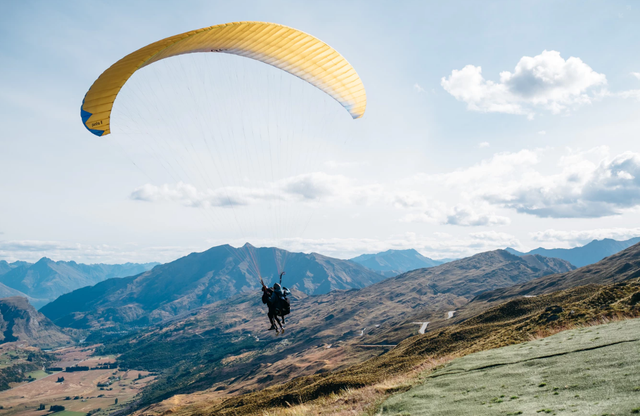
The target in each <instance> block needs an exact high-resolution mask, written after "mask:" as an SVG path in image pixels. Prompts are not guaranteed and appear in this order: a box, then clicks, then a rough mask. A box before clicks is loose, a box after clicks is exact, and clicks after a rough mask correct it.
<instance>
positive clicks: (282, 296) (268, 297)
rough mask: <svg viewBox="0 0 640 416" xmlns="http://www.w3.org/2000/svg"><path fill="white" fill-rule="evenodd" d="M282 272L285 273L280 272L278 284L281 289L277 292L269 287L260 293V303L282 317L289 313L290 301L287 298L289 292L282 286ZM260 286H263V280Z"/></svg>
mask: <svg viewBox="0 0 640 416" xmlns="http://www.w3.org/2000/svg"><path fill="white" fill-rule="evenodd" d="M283 274H285V273H284V272H282V273H280V285H279V286H280V287H282V289H281V290H280V291H279V292H278V291H275V290H274V289H271V288H268V289H266V290H265V291H264V292H263V294H262V303H264V304H266V305H267V306H269V309H271V310H272V311H273V313H274V314H275V315H276V316H281V317H282V318H283V319H284V317H285V315H289V313H290V312H291V303H290V302H289V299H287V295H288V294H289V293H291V292H290V291H289V289H287V288H286V287H283V286H282V275H283ZM262 286H265V284H264V282H262ZM274 286H275V285H274ZM265 287H266V286H265Z"/></svg>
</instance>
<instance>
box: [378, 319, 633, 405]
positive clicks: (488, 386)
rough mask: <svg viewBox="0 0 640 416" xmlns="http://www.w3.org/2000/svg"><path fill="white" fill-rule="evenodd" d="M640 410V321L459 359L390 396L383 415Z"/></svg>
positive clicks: (597, 328) (597, 327) (614, 324)
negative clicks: (418, 383) (403, 390)
mask: <svg viewBox="0 0 640 416" xmlns="http://www.w3.org/2000/svg"><path fill="white" fill-rule="evenodd" d="M638 408H640V319H632V320H627V321H622V322H614V323H610V324H606V325H600V326H594V327H585V328H581V329H574V330H570V331H565V332H561V333H559V334H556V335H553V336H551V337H548V338H545V339H540V340H536V341H531V342H526V343H522V344H518V345H511V346H508V347H503V348H497V349H493V350H488V351H483V352H478V353H475V354H471V355H468V356H465V357H462V358H459V359H456V360H454V361H452V362H451V363H449V364H448V365H446V366H444V367H443V368H441V369H439V370H437V371H434V372H433V373H431V374H429V375H428V376H427V377H426V379H425V382H424V384H422V385H419V386H417V387H414V388H413V389H411V390H409V391H407V392H405V393H402V394H398V395H396V396H393V397H391V398H390V399H388V400H387V401H386V402H385V403H384V404H383V406H382V412H381V414H382V415H413V416H417V415H474V416H481V415H520V414H521V415H539V414H547V413H548V414H557V415H562V414H580V415H583V414H584V415H592V414H597V415H601V414H616V415H618V414H625V415H626V414H632V412H633V411H634V410H635V409H638ZM636 412H640V410H637V411H636Z"/></svg>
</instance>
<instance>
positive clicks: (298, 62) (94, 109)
mask: <svg viewBox="0 0 640 416" xmlns="http://www.w3.org/2000/svg"><path fill="white" fill-rule="evenodd" d="M194 52H222V53H229V54H234V55H239V56H244V57H247V58H251V59H255V60H258V61H261V62H264V63H266V64H269V65H272V66H274V67H277V68H279V69H282V70H283V71H286V72H289V73H290V74H293V75H295V76H297V77H299V78H301V79H303V80H305V81H307V82H309V83H310V84H312V85H314V86H316V87H318V88H319V89H321V90H322V91H324V92H325V93H327V94H329V95H330V96H331V97H333V98H334V99H336V100H337V101H338V102H339V103H340V104H342V106H343V107H345V109H346V110H347V111H348V112H349V113H350V114H351V116H352V117H353V118H360V117H362V115H363V114H364V111H365V108H366V105H367V97H366V93H365V90H364V86H363V85H362V81H361V80H360V77H359V76H358V74H357V73H356V71H355V69H353V67H352V66H351V65H350V64H349V62H347V60H346V59H344V58H343V57H342V55H340V54H339V53H338V52H337V51H336V50H335V49H333V48H332V47H330V46H329V45H327V44H326V43H324V42H322V41H321V40H319V39H317V38H315V37H313V36H311V35H308V34H306V33H304V32H301V31H299V30H296V29H293V28H290V27H287V26H282V25H278V24H274V23H265V22H235V23H227V24H222V25H216V26H211V27H207V28H203V29H199V30H194V31H191V32H186V33H182V34H180V35H176V36H172V37H169V38H166V39H163V40H160V41H158V42H155V43H152V44H150V45H147V46H145V47H143V48H141V49H138V50H137V51H135V52H133V53H131V54H129V55H127V56H125V57H124V58H122V59H121V60H119V61H118V62H116V63H115V64H113V65H112V66H111V67H110V68H109V69H107V70H106V71H105V72H103V73H102V75H100V77H99V78H98V79H97V80H96V81H95V82H94V83H93V85H92V86H91V88H90V89H89V91H88V92H87V94H86V95H85V98H84V100H83V101H82V107H81V111H80V113H81V117H82V122H83V123H84V125H85V127H87V129H89V131H91V132H92V133H93V134H95V135H97V136H104V135H107V134H109V133H110V132H111V130H110V118H111V109H112V107H113V103H114V101H115V99H116V96H117V95H118V93H119V91H120V89H121V88H122V86H123V85H124V84H125V83H126V82H127V80H128V79H129V78H130V77H131V75H133V73H134V72H136V71H137V70H138V69H140V68H143V67H145V66H147V65H150V64H152V63H154V62H157V61H160V60H162V59H165V58H169V57H172V56H177V55H183V54H187V53H194Z"/></svg>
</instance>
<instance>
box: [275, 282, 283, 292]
mask: <svg viewBox="0 0 640 416" xmlns="http://www.w3.org/2000/svg"><path fill="white" fill-rule="evenodd" d="M273 291H274V292H278V293H280V292H282V287H281V286H280V283H276V284H274V285H273Z"/></svg>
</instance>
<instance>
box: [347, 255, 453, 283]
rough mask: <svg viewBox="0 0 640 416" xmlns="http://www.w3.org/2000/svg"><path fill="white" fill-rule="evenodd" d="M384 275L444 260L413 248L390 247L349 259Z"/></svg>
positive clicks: (432, 264) (424, 266)
mask: <svg viewBox="0 0 640 416" xmlns="http://www.w3.org/2000/svg"><path fill="white" fill-rule="evenodd" d="M350 261H352V262H354V263H358V264H361V265H363V266H365V267H367V268H369V269H371V270H374V271H376V272H378V273H381V274H383V275H384V276H389V277H391V276H397V275H399V274H401V273H405V272H408V271H410V270H416V269H423V268H426V267H434V266H438V265H440V264H442V263H444V262H442V261H438V260H433V259H430V258H428V257H425V256H423V255H422V254H420V253H419V252H418V251H417V250H415V249H412V248H410V249H404V250H394V249H390V250H387V251H383V252H381V253H375V254H362V255H360V256H357V257H354V258H352V259H350Z"/></svg>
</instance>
